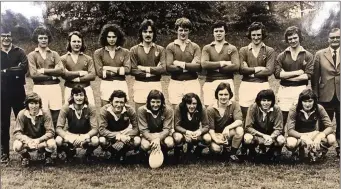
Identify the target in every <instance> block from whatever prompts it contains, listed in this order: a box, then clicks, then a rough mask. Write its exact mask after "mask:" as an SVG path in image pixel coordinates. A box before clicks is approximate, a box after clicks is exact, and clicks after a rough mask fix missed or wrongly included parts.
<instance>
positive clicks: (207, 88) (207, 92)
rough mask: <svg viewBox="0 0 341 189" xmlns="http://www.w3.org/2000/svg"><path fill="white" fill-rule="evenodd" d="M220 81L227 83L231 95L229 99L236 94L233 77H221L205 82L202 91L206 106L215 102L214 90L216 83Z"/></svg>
mask: <svg viewBox="0 0 341 189" xmlns="http://www.w3.org/2000/svg"><path fill="white" fill-rule="evenodd" d="M221 82H225V83H229V84H230V87H231V90H232V93H233V97H232V99H231V100H234V99H235V98H234V96H235V95H236V94H235V92H234V83H233V79H223V80H214V81H212V82H205V84H204V87H203V93H204V103H205V105H206V106H209V105H212V104H214V103H215V102H217V99H215V96H214V93H215V90H216V89H217V87H218V85H219V84H220V83H221Z"/></svg>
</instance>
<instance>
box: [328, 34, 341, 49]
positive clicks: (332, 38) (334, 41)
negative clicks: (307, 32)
mask: <svg viewBox="0 0 341 189" xmlns="http://www.w3.org/2000/svg"><path fill="white" fill-rule="evenodd" d="M328 43H329V46H330V47H331V48H333V49H337V48H339V47H340V30H339V31H337V32H334V33H330V34H329V38H328Z"/></svg>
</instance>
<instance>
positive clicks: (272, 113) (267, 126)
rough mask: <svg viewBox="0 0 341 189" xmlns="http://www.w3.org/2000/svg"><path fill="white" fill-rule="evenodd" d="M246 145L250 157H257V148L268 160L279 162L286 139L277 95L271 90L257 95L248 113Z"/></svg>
mask: <svg viewBox="0 0 341 189" xmlns="http://www.w3.org/2000/svg"><path fill="white" fill-rule="evenodd" d="M245 131H246V133H245V135H244V142H245V143H244V144H245V145H246V146H247V147H248V149H249V157H250V158H251V159H254V158H255V157H256V155H257V154H256V147H257V146H259V152H260V154H265V152H266V149H267V148H269V149H268V151H267V152H266V155H267V158H266V160H274V161H277V160H279V157H280V155H281V152H282V148H283V145H284V143H285V138H284V136H283V135H282V132H283V116H282V111H281V109H280V108H279V106H277V105H275V94H274V92H273V91H272V90H271V89H267V90H262V91H260V92H259V93H258V94H257V97H256V100H255V103H253V104H252V105H251V106H250V107H249V109H248V112H247V116H246V121H245Z"/></svg>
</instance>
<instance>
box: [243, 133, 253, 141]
mask: <svg viewBox="0 0 341 189" xmlns="http://www.w3.org/2000/svg"><path fill="white" fill-rule="evenodd" d="M252 140H253V136H252V135H251V134H250V133H246V134H245V135H244V142H245V144H251V143H252Z"/></svg>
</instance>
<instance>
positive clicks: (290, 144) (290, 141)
mask: <svg viewBox="0 0 341 189" xmlns="http://www.w3.org/2000/svg"><path fill="white" fill-rule="evenodd" d="M296 147H297V139H296V138H294V137H288V138H287V148H288V150H293V149H295V148H296Z"/></svg>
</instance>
